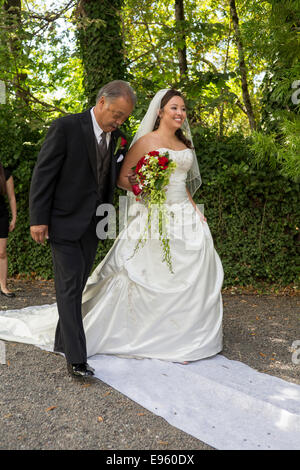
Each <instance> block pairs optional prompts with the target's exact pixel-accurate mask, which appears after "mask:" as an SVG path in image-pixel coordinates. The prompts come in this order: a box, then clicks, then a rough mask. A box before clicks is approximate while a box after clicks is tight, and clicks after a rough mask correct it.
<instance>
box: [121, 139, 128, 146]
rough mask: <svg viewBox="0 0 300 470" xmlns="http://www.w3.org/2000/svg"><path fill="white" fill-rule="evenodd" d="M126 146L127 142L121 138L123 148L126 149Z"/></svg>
mask: <svg viewBox="0 0 300 470" xmlns="http://www.w3.org/2000/svg"><path fill="white" fill-rule="evenodd" d="M126 144H127V140H126V139H124V137H122V136H121V147H125V145H126Z"/></svg>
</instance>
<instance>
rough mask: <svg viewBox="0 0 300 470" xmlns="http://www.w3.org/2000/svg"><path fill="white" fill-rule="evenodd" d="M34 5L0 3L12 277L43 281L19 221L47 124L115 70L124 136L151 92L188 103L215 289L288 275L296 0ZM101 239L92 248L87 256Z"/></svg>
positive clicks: (42, 263) (293, 213)
mask: <svg viewBox="0 0 300 470" xmlns="http://www.w3.org/2000/svg"><path fill="white" fill-rule="evenodd" d="M45 2H46V0H27V2H24V3H22V4H21V2H20V0H0V81H3V82H5V85H6V90H7V93H6V103H5V104H0V123H1V126H0V149H1V156H0V159H1V161H2V163H4V165H5V166H9V167H10V168H11V169H12V170H13V175H14V179H15V188H16V193H17V202H18V214H19V215H18V224H17V228H16V230H15V231H14V232H13V233H12V234H11V235H10V240H9V250H10V254H9V263H10V265H9V272H10V274H17V273H29V274H30V273H36V275H40V276H44V277H51V276H52V263H51V256H50V250H49V247H48V246H44V247H42V246H38V245H36V244H35V243H34V242H33V241H32V240H31V239H30V236H29V221H28V191H29V185H30V179H31V174H32V170H33V167H34V164H35V161H36V157H37V153H38V151H39V148H40V146H41V142H42V140H43V138H44V135H45V132H46V130H47V127H48V125H49V123H50V122H51V121H52V120H53V119H55V118H56V117H58V116H60V115H62V114H66V113H73V112H80V111H82V110H84V109H85V108H86V107H87V106H89V105H92V104H94V100H95V96H96V93H97V91H98V90H99V88H100V87H101V85H102V84H104V83H105V82H107V81H109V80H112V79H120V78H121V79H122V78H125V79H127V80H129V81H130V82H131V84H132V85H133V87H134V88H135V89H136V91H137V94H138V105H137V106H136V109H135V111H134V113H133V115H132V116H131V118H130V119H129V120H128V122H127V124H126V126H125V130H126V132H127V134H128V138H129V139H130V137H131V136H132V135H133V134H134V132H135V129H136V126H137V125H138V123H139V122H140V119H141V117H142V116H143V114H144V112H145V111H146V109H147V107H148V104H149V100H150V99H151V98H152V96H153V95H154V94H155V92H156V91H157V90H158V89H161V88H166V87H176V88H178V89H180V90H181V91H183V92H184V94H185V96H186V98H187V104H188V116H189V121H190V124H191V129H192V133H193V137H194V143H195V147H196V150H197V155H198V158H199V164H200V170H201V175H202V179H203V185H202V186H201V188H200V191H199V192H198V193H197V194H196V201H197V202H201V203H204V206H205V214H206V216H207V217H208V222H209V226H210V227H211V230H212V233H213V238H214V242H215V245H216V248H217V250H218V252H219V254H220V257H221V259H222V263H223V265H224V268H225V285H230V284H243V285H246V284H255V282H256V281H257V280H259V279H264V280H266V281H268V282H280V283H282V284H287V283H289V282H293V281H295V280H296V278H297V267H296V263H294V262H292V263H290V261H289V260H290V259H292V260H295V259H297V256H298V251H297V250H298V249H299V248H298V247H299V239H300V237H299V215H300V214H299V172H300V168H299V150H300V140H299V130H300V124H299V101H300V91H299V93H298V90H300V66H299V52H300V51H299V28H300V25H299V17H300V15H299V11H300V7H299V3H300V2H299V0H287V1H285V2H280V1H278V0H264V1H262V2H253V1H252V0H235V2H231V1H230V0H221V1H216V0H204V1H203V0H201V1H200V0H172V1H171V2H170V1H167V0H158V1H155V2H154V1H152V0H111V1H108V0H102V1H98V0H81V1H80V2H79V1H77V0H59V1H56V2H55V3H53V4H52V5H51V4H49V2H47V3H45ZM233 3H235V7H236V15H237V17H238V26H239V29H238V38H239V41H240V45H242V56H241V49H239V47H240V46H238V43H237V31H236V30H235V28H234V24H233V18H232V14H231V10H230V5H231V4H233ZM20 6H21V9H20ZM241 57H243V61H244V64H245V67H246V75H245V77H246V79H247V86H248V94H249V99H250V100H251V106H252V110H253V116H254V119H255V122H256V124H257V128H256V130H253V128H252V129H251V125H250V124H249V112H248V110H247V102H245V95H244V94H243V80H242V79H241V77H242V75H241ZM298 82H299V83H298ZM115 202H116V204H117V198H116V200H115ZM241 234H242V235H243V236H242V237H241ZM111 244H112V240H107V241H106V242H104V243H101V244H99V250H98V254H97V260H96V263H97V262H98V261H99V260H100V259H102V258H103V256H104V255H105V254H106V252H107V250H108V249H109V247H110V246H111ZM29 260H30V262H29Z"/></svg>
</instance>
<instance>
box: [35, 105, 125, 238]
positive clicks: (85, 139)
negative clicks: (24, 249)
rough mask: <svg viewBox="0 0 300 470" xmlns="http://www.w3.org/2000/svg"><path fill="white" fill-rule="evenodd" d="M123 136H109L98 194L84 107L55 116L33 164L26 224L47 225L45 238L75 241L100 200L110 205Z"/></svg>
mask: <svg viewBox="0 0 300 470" xmlns="http://www.w3.org/2000/svg"><path fill="white" fill-rule="evenodd" d="M120 136H123V134H122V133H121V132H120V131H119V130H118V129H117V130H116V131H114V132H112V134H111V139H112V140H111V146H110V149H111V164H110V173H109V181H108V184H107V191H106V194H105V196H104V197H102V198H101V197H100V194H99V187H98V178H97V162H96V158H97V157H96V147H95V135H94V130H93V124H92V118H91V115H90V109H89V110H87V111H85V112H83V113H80V114H72V115H69V116H64V117H61V118H59V119H57V120H55V121H54V122H53V123H52V124H51V126H50V128H49V131H48V133H47V136H46V139H45V141H44V143H43V145H42V148H41V151H40V153H39V155H38V159H37V163H36V165H35V168H34V171H33V175H32V181H31V187H30V197H29V211H30V225H48V226H49V237H50V239H51V238H54V239H55V238H58V239H64V240H78V239H79V238H80V237H81V236H82V234H83V233H84V232H85V230H86V229H87V227H88V225H89V224H90V222H91V220H92V219H93V217H94V216H95V213H96V208H97V206H98V205H99V204H101V203H112V201H113V193H114V189H115V186H116V181H117V177H118V174H119V171H120V168H121V164H122V161H120V162H118V161H117V160H118V159H119V160H120V159H121V157H120V155H121V154H123V155H124V156H125V153H126V148H122V147H120V148H119V149H118V150H117V152H116V153H115V149H116V144H117V141H118V139H119V137H120Z"/></svg>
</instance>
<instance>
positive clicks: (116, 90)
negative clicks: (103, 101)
mask: <svg viewBox="0 0 300 470" xmlns="http://www.w3.org/2000/svg"><path fill="white" fill-rule="evenodd" d="M102 96H105V97H106V98H108V99H110V100H115V99H116V98H120V97H121V96H122V97H123V98H126V99H129V100H130V101H131V102H132V104H133V105H134V106H135V104H136V94H135V91H134V90H133V88H132V87H131V86H130V85H129V83H127V82H125V81H123V80H114V81H112V82H109V83H107V84H106V85H104V86H103V87H102V88H100V90H99V91H98V95H97V98H96V104H97V103H98V101H99V100H100V98H101V97H102Z"/></svg>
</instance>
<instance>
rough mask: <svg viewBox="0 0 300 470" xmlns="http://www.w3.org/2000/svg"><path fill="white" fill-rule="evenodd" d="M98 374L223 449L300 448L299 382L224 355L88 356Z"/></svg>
mask: <svg viewBox="0 0 300 470" xmlns="http://www.w3.org/2000/svg"><path fill="white" fill-rule="evenodd" d="M89 364H90V365H91V366H92V367H94V368H95V371H96V376H97V377H98V378H99V379H100V380H102V381H103V382H105V383H107V384H108V385H110V386H112V387H113V388H115V389H116V390H118V391H120V392H121V393H123V394H124V395H126V396H127V397H129V398H131V399H132V400H134V401H135V402H137V403H139V404H140V405H141V406H143V407H144V408H146V409H148V410H150V411H152V412H153V413H155V414H156V415H159V416H161V417H163V418H164V419H165V420H166V421H168V423H170V424H171V425H173V426H175V427H177V428H178V429H181V430H182V431H185V432H187V433H188V434H191V435H192V436H194V437H196V438H197V439H199V440H201V441H203V442H205V443H207V444H209V445H210V446H212V447H215V448H216V449H220V450H232V449H234V450H249V449H251V450H292V449H293V450H300V385H296V384H292V383H290V382H286V381H284V380H281V379H279V378H277V377H273V376H270V375H267V374H262V373H259V372H257V371H255V370H253V369H252V368H250V367H248V366H247V365H245V364H243V363H241V362H237V361H232V360H229V359H227V358H225V357H224V356H222V355H217V356H215V357H213V358H210V359H204V360H201V361H197V362H194V363H190V364H188V365H181V364H174V363H168V362H164V361H159V360H156V359H143V360H137V359H124V358H119V357H114V356H104V355H97V356H93V357H91V358H89Z"/></svg>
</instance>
